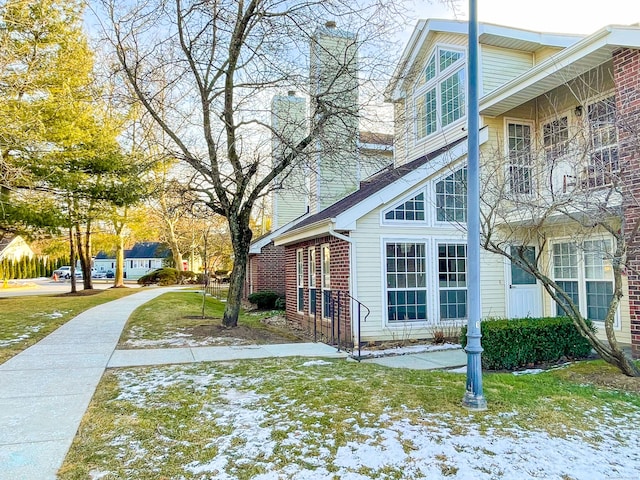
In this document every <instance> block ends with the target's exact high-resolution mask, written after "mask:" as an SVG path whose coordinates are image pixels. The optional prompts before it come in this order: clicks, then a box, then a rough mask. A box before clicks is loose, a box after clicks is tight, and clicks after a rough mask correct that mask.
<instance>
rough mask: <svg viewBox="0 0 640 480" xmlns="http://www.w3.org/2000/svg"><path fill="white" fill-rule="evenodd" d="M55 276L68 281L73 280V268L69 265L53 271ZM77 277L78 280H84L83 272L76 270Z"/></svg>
mask: <svg viewBox="0 0 640 480" xmlns="http://www.w3.org/2000/svg"><path fill="white" fill-rule="evenodd" d="M53 275H56V276H57V277H58V278H64V279H65V280H68V279H70V278H71V267H70V266H69V265H65V266H63V267H60V268H57V269H56V270H54V271H53V274H52V276H53ZM75 275H76V278H82V270H80V269H79V268H76V271H75Z"/></svg>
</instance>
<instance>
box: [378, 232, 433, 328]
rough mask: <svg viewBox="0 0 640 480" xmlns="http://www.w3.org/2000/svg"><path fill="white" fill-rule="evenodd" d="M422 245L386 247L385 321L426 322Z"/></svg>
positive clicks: (424, 253)
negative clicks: (386, 314)
mask: <svg viewBox="0 0 640 480" xmlns="http://www.w3.org/2000/svg"><path fill="white" fill-rule="evenodd" d="M425 250H426V249H425V245H424V243H404V242H398V243H396V242H390V243H387V244H386V278H387V309H388V312H387V313H388V317H387V318H388V320H389V322H390V323H393V322H406V321H425V320H426V319H427V283H426V273H425V269H426V252H425Z"/></svg>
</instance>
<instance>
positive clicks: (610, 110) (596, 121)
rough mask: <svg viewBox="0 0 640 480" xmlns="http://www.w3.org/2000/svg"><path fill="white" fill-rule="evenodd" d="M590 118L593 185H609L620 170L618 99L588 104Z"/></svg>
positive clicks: (590, 158)
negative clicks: (617, 125) (617, 119)
mask: <svg viewBox="0 0 640 480" xmlns="http://www.w3.org/2000/svg"><path fill="white" fill-rule="evenodd" d="M587 112H588V119H589V138H590V145H589V167H588V168H589V171H588V173H589V174H588V177H587V178H588V183H589V186H591V187H597V186H602V185H608V184H610V183H611V181H612V176H613V174H615V173H617V172H618V169H619V164H618V135H617V131H616V99H615V97H609V98H605V99H604V100H600V101H599V102H595V103H592V104H591V105H588V106H587Z"/></svg>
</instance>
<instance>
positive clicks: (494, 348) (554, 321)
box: [460, 317, 594, 370]
mask: <svg viewBox="0 0 640 480" xmlns="http://www.w3.org/2000/svg"><path fill="white" fill-rule="evenodd" d="M587 322H588V323H589V326H590V328H591V329H592V330H594V327H593V324H592V323H591V322H590V321H588V320H587ZM460 343H461V344H462V346H463V347H464V346H466V344H467V327H466V326H464V327H463V328H462V331H461V333H460ZM482 348H483V349H484V351H483V352H482V367H483V368H485V369H488V370H502V369H507V370H513V369H515V368H518V367H524V366H526V365H529V364H535V363H540V362H554V361H557V360H559V359H560V358H561V357H568V358H585V357H587V356H589V354H590V353H591V345H590V344H589V342H588V341H587V339H586V338H584V337H583V336H581V335H580V334H579V333H578V330H577V329H576V327H575V326H574V325H573V322H572V321H571V319H570V318H568V317H547V318H522V319H514V320H508V319H492V320H486V321H483V322H482Z"/></svg>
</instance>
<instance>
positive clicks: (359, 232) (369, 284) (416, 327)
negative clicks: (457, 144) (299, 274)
mask: <svg viewBox="0 0 640 480" xmlns="http://www.w3.org/2000/svg"><path fill="white" fill-rule="evenodd" d="M443 173H446V171H442V172H440V173H439V174H438V175H437V176H433V177H431V178H430V179H429V181H431V180H433V179H434V178H439V177H440V176H441V175H442V174H443ZM424 183H426V182H424ZM416 188H417V187H416ZM412 191H413V189H412ZM427 192H430V190H429V189H428V190H427ZM407 195H408V192H404V193H403V194H401V195H398V196H397V197H396V198H395V199H394V200H392V201H390V202H388V203H387V204H386V205H383V206H381V207H379V208H377V209H375V210H373V211H371V212H369V213H367V214H366V215H364V216H363V217H362V218H360V219H359V220H358V221H357V229H356V230H354V231H352V232H351V233H350V237H351V238H352V239H353V241H354V244H355V248H354V250H353V251H354V252H355V255H354V261H355V266H356V272H357V273H356V278H355V279H354V280H355V281H354V286H355V288H356V290H355V291H354V293H353V295H354V297H356V298H357V299H358V300H359V301H361V302H362V303H363V304H364V305H366V306H367V307H368V308H370V309H371V314H370V315H369V317H368V318H367V321H366V322H363V323H362V324H361V338H362V340H363V341H367V340H400V339H408V338H430V337H431V336H432V335H433V329H434V325H438V324H439V317H438V318H430V319H429V321H428V323H429V324H430V325H425V324H424V323H412V322H406V323H402V322H399V323H398V324H397V325H388V323H387V313H386V310H385V308H386V307H385V305H386V289H385V283H386V282H385V278H384V255H385V254H384V251H383V250H382V249H383V240H384V239H392V240H395V239H406V240H407V241H409V242H411V241H412V240H415V241H425V242H426V244H427V250H426V255H427V275H428V276H429V280H428V281H427V287H428V291H427V303H428V311H429V312H433V311H434V310H431V308H432V306H433V308H434V309H435V311H437V309H438V307H437V305H438V302H439V296H438V290H437V287H436V288H435V289H434V288H431V287H433V286H434V285H437V258H436V255H437V252H436V250H435V246H436V243H437V241H447V242H450V241H453V242H455V243H457V242H460V243H465V233H464V232H463V231H462V230H461V229H460V228H457V227H456V226H453V225H452V226H447V225H444V226H443V225H440V224H437V225H433V222H432V220H430V221H427V222H426V223H423V224H420V225H416V226H403V225H400V224H394V225H393V226H390V225H381V212H382V211H384V210H386V209H387V208H390V207H392V206H393V205H394V204H395V203H397V202H399V201H401V200H403V199H404V198H406V196H407ZM425 204H426V208H427V209H432V211H431V212H430V214H428V215H427V218H428V219H429V218H431V219H433V218H434V217H435V215H433V213H434V211H433V208H434V205H433V202H432V198H429V197H427V198H426V202H425ZM481 268H482V270H481V288H482V315H483V317H489V316H500V315H504V312H505V290H504V272H505V270H504V259H503V258H502V257H501V256H497V255H492V254H489V253H488V252H485V251H481Z"/></svg>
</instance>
